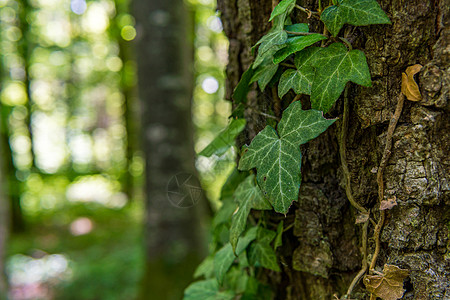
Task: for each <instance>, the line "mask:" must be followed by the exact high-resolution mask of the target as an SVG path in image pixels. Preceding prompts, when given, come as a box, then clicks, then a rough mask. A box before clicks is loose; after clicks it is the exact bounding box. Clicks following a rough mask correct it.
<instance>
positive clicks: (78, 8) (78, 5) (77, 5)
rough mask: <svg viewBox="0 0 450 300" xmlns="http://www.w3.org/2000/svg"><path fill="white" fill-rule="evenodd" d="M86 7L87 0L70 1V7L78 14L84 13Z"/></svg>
mask: <svg viewBox="0 0 450 300" xmlns="http://www.w3.org/2000/svg"><path fill="white" fill-rule="evenodd" d="M86 7H87V5H86V1H85V0H72V1H71V2H70V9H71V10H72V11H73V12H74V13H76V14H77V15H82V14H83V13H84V12H85V11H86Z"/></svg>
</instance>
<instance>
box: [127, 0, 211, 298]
mask: <svg viewBox="0 0 450 300" xmlns="http://www.w3.org/2000/svg"><path fill="white" fill-rule="evenodd" d="M134 12H135V17H136V28H137V37H136V41H137V48H136V50H137V62H138V86H139V98H140V104H141V118H142V135H143V141H142V145H143V150H144V155H145V160H146V183H145V189H146V199H147V200H146V204H147V215H146V222H147V228H146V238H147V240H146V242H147V273H146V276H145V278H144V282H143V292H142V295H141V296H142V299H149V297H150V298H152V299H181V296H182V294H183V289H184V288H185V287H186V286H187V284H188V283H189V282H190V281H191V280H192V273H193V270H194V269H195V266H196V265H197V264H198V262H199V260H200V258H202V257H203V256H204V252H205V251H204V249H203V247H204V246H203V245H205V241H204V240H203V237H204V235H203V234H202V230H201V228H200V220H201V216H200V215H199V210H200V209H201V208H202V205H204V204H206V203H205V202H204V201H203V198H202V193H201V190H200V189H199V187H200V186H199V183H198V180H197V179H196V176H195V168H194V155H195V154H194V148H193V126H192V123H191V97H192V94H191V93H192V74H193V70H192V57H193V56H192V46H191V45H192V40H191V38H192V31H190V30H192V29H193V28H192V26H191V24H190V19H189V16H190V15H189V13H188V12H187V10H186V8H185V6H184V4H183V1H182V0H171V1H156V0H155V1H146V0H141V1H135V3H134ZM175 278H176V279H177V280H174V279H175Z"/></svg>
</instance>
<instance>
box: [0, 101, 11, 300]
mask: <svg viewBox="0 0 450 300" xmlns="http://www.w3.org/2000/svg"><path fill="white" fill-rule="evenodd" d="M0 109H1V105H0ZM0 111H1V110H0ZM0 118H2V116H1V115H0ZM0 130H1V127H0ZM2 142H3V141H2V139H0V300H3V299H6V295H7V292H8V289H7V286H8V285H7V279H6V274H5V258H6V253H5V251H6V241H7V239H8V236H9V229H10V228H9V227H10V226H9V221H10V214H11V212H10V209H9V207H10V200H9V198H8V195H7V184H6V179H5V169H4V163H3V158H4V155H3V154H4V146H5V145H3V143H2Z"/></svg>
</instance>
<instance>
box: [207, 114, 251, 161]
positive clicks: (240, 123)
mask: <svg viewBox="0 0 450 300" xmlns="http://www.w3.org/2000/svg"><path fill="white" fill-rule="evenodd" d="M246 123H247V122H246V121H245V119H233V120H232V121H231V123H230V124H229V125H228V127H227V128H226V129H225V130H223V131H222V132H221V133H219V135H218V136H217V137H216V138H215V139H214V140H213V141H212V142H211V143H209V145H208V146H206V147H205V149H203V150H202V151H201V152H200V153H199V155H202V156H206V157H210V156H211V155H213V154H215V155H218V156H220V155H222V154H224V153H225V152H226V151H227V150H228V149H230V148H231V147H232V146H233V145H234V141H235V139H236V137H237V136H238V134H239V133H241V131H242V130H244V128H245V124H246Z"/></svg>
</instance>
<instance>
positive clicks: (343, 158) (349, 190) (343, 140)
mask: <svg viewBox="0 0 450 300" xmlns="http://www.w3.org/2000/svg"><path fill="white" fill-rule="evenodd" d="M348 102H349V101H348V85H347V86H346V88H345V90H344V115H343V116H342V126H341V136H340V138H339V154H340V157H341V166H342V172H343V173H344V177H345V193H346V195H347V199H348V201H349V202H350V204H351V205H352V206H353V207H354V208H356V209H357V210H359V211H360V212H362V213H368V211H367V209H366V208H364V207H363V206H361V205H360V204H359V203H358V202H356V200H355V199H354V198H353V193H352V188H351V185H350V184H351V180H350V171H349V169H348V164H347V154H346V153H347V146H346V139H347V128H348V116H349V103H348Z"/></svg>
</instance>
